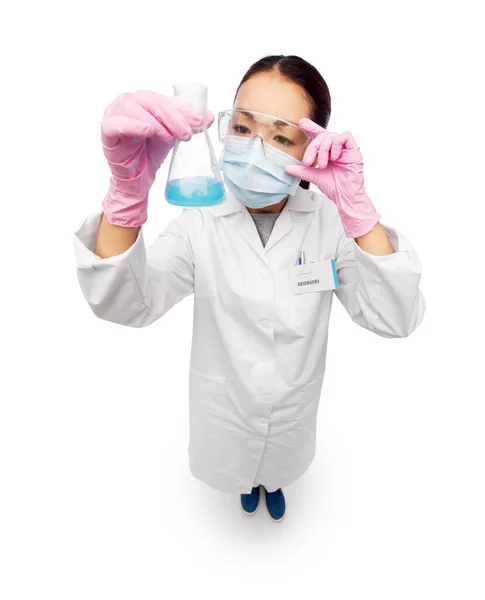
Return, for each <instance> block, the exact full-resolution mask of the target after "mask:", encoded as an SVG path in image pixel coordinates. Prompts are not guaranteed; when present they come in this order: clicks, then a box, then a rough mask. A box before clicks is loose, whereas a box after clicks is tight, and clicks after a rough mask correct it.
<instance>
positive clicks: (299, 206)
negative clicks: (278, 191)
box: [213, 186, 316, 217]
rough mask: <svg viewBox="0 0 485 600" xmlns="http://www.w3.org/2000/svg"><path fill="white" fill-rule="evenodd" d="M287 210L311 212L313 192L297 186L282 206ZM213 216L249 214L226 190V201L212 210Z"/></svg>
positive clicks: (313, 200)
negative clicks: (237, 213) (238, 213)
mask: <svg viewBox="0 0 485 600" xmlns="http://www.w3.org/2000/svg"><path fill="white" fill-rule="evenodd" d="M284 208H285V209H286V208H287V209H288V210H294V211H297V212H311V211H314V210H315V208H316V201H315V198H314V195H313V192H311V191H310V190H305V189H303V188H302V187H300V186H298V188H297V190H296V192H295V193H294V194H293V196H289V197H288V200H287V202H286V204H285V206H284ZM213 211H214V215H216V216H218V217H223V216H226V215H230V214H233V213H236V212H249V211H248V209H247V208H246V206H244V204H241V202H239V201H238V200H236V198H234V196H233V195H232V193H231V192H230V191H229V190H226V199H225V200H224V202H222V203H221V204H219V205H217V206H215V207H214V208H213Z"/></svg>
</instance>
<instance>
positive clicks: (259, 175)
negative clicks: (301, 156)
mask: <svg viewBox="0 0 485 600" xmlns="http://www.w3.org/2000/svg"><path fill="white" fill-rule="evenodd" d="M246 147H247V150H245V151H244V149H245V148H246ZM301 164H303V163H302V162H301V161H300V160H298V159H296V158H294V157H293V156H290V155H289V154H286V152H282V151H281V150H278V149H277V148H274V147H273V146H271V145H270V144H268V143H266V142H263V140H253V141H252V142H251V143H250V144H249V147H248V139H247V138H242V137H239V136H236V135H228V136H226V137H225V145H224V149H223V151H222V153H221V156H220V158H219V168H220V169H221V171H222V172H223V176H224V181H225V183H226V185H227V187H228V188H229V190H230V191H231V192H232V193H233V195H234V197H235V198H236V199H237V200H239V202H241V203H242V204H245V205H246V206H249V207H250V208H264V207H265V206H270V205H271V204H277V203H278V202H281V200H283V198H286V196H291V195H293V194H294V193H295V192H296V190H297V188H298V185H299V183H300V181H301V180H300V179H298V178H297V177H293V175H289V174H288V173H286V171H285V167H287V166H288V165H301Z"/></svg>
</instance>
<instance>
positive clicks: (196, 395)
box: [189, 369, 228, 458]
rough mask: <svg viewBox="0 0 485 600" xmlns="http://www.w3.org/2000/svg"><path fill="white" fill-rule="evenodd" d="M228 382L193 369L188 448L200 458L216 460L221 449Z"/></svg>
mask: <svg viewBox="0 0 485 600" xmlns="http://www.w3.org/2000/svg"><path fill="white" fill-rule="evenodd" d="M226 393H227V379H226V378H225V377H216V376H212V375H206V374H204V373H200V372H198V371H195V370H194V369H190V375H189V409H190V410H189V412H190V419H189V420H190V443H189V447H190V449H191V450H192V451H193V453H194V454H196V455H198V456H199V457H206V458H209V457H213V458H215V457H216V456H217V455H218V453H219V451H220V450H221V448H220V446H221V432H223V431H224V423H225V421H226V419H227V416H228V406H227V402H226Z"/></svg>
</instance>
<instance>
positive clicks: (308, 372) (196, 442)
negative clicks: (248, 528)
mask: <svg viewBox="0 0 485 600" xmlns="http://www.w3.org/2000/svg"><path fill="white" fill-rule="evenodd" d="M203 117H204V115H201V114H199V113H198V112H197V111H196V110H195V109H194V107H192V106H191V105H189V104H187V102H185V101H183V100H182V99H181V98H174V97H167V96H160V95H158V94H155V93H154V92H150V91H140V92H137V93H135V94H122V95H121V96H120V97H118V98H117V99H116V100H115V102H114V103H113V104H112V105H110V106H109V107H108V108H107V110H106V111H105V114H104V118H103V122H102V140H103V149H104V153H105V156H106V158H107V160H108V163H109V165H110V168H111V172H112V177H111V183H110V187H109V191H108V193H107V195H106V197H105V199H104V200H103V203H102V209H103V210H102V211H99V212H97V213H96V214H94V215H91V216H89V217H87V218H86V219H85V220H84V221H83V223H82V224H81V225H80V226H79V227H78V229H77V230H76V232H75V236H74V241H75V250H76V256H77V267H78V277H79V282H80V285H81V289H82V292H83V294H84V296H85V298H86V300H87V302H88V303H89V305H90V307H91V309H92V310H93V312H94V313H95V314H96V315H97V316H98V317H100V318H102V319H106V320H108V321H113V322H116V323H120V324H122V325H128V326H132V327H144V326H147V325H149V324H151V323H153V322H154V321H155V320H157V319H158V318H160V317H161V316H162V315H164V314H165V313H166V312H167V311H168V310H169V309H170V308H171V307H172V306H174V304H176V303H177V302H179V301H180V300H182V298H184V297H185V296H187V295H189V294H190V293H193V294H194V329H193V341H192V354H191V364H190V379H189V392H190V393H189V396H190V398H189V406H190V443H189V448H188V450H189V457H190V469H191V472H192V474H193V475H194V476H195V477H196V478H198V479H200V480H201V481H203V482H205V483H206V484H208V485H210V486H212V487H213V488H216V489H218V490H221V491H226V492H232V493H239V494H240V501H241V506H242V508H243V510H244V512H245V513H246V514H254V512H255V511H256V509H257V507H258V505H259V497H260V486H263V487H264V489H265V497H266V505H267V508H268V512H269V514H270V516H271V518H272V519H273V520H275V521H279V520H281V519H282V518H283V516H284V514H285V508H286V503H285V498H284V494H283V490H282V487H284V486H287V485H289V484H291V483H293V482H294V481H295V480H297V479H298V478H299V477H300V476H301V475H302V474H303V473H304V472H305V471H306V470H307V469H308V467H309V466H310V464H311V462H312V460H313V457H314V454H315V443H316V419H317V408H318V404H319V398H320V392H321V388H322V382H323V376H324V370H325V359H326V348H327V336H328V323H329V317H330V309H331V304H332V298H333V293H334V292H335V295H336V296H337V298H338V299H339V300H340V302H341V303H342V304H343V306H344V307H345V309H346V310H347V312H348V313H349V315H350V317H351V318H352V319H353V321H354V322H355V323H357V324H358V325H360V326H362V327H364V328H366V329H368V330H370V331H372V332H374V333H377V334H378V335H380V336H383V337H405V336H408V335H409V334H410V333H411V332H412V331H414V330H415V329H416V327H417V326H418V325H419V324H420V323H421V321H422V319H423V315H424V311H425V300H424V297H423V295H422V293H421V291H420V289H419V287H418V286H419V281H420V278H421V272H422V268H421V264H420V261H419V259H418V256H417V254H416V252H415V250H414V248H413V247H412V245H411V244H410V242H409V241H408V240H407V239H406V238H405V237H404V236H403V235H402V234H401V233H400V232H398V231H397V230H396V229H394V228H392V227H388V226H383V225H382V224H381V223H380V221H379V217H380V215H379V214H378V213H377V211H376V209H375V207H374V205H373V203H372V201H371V200H370V198H369V197H368V196H367V195H366V192H365V189H364V180H363V173H362V171H363V168H362V158H361V154H360V150H359V148H358V147H357V146H356V144H355V141H354V139H353V137H352V135H351V134H350V133H349V132H345V133H343V134H340V135H338V134H336V133H331V132H328V131H327V130H326V127H327V124H328V120H329V118H330V94H329V91H328V88H327V85H326V83H325V81H324V80H323V78H322V77H321V75H320V74H319V73H318V71H317V70H316V69H315V68H314V67H313V66H312V65H310V64H309V63H307V62H306V61H304V60H303V59H301V58H299V57H296V56H269V57H265V58H263V59H261V60H259V61H258V62H256V63H255V64H254V65H253V66H252V67H251V68H250V69H249V71H248V72H247V73H246V75H245V76H244V78H243V80H242V82H241V84H240V86H239V88H238V90H237V93H236V97H235V102H234V107H233V109H231V110H228V111H224V112H223V113H221V114H220V117H219V135H220V139H221V141H222V142H223V144H224V149H223V152H222V154H221V159H220V165H221V168H222V170H223V174H224V181H225V183H226V186H227V197H226V200H225V201H224V202H223V203H221V204H219V205H217V206H212V207H204V208H190V209H186V210H184V211H183V212H182V214H180V215H179V216H178V217H177V218H176V219H174V220H173V221H172V222H171V223H170V224H169V226H168V227H167V228H166V229H165V231H163V232H162V233H161V234H160V235H159V237H158V239H157V240H156V241H155V242H154V243H153V244H151V245H150V246H149V247H145V243H144V240H143V232H142V229H141V226H142V225H143V223H145V221H146V219H147V199H148V193H149V190H150V186H151V185H152V183H153V181H154V179H155V174H156V172H157V170H158V168H159V167H160V165H161V164H162V162H163V160H164V159H165V158H166V156H167V154H168V152H169V150H170V149H171V148H172V147H173V145H174V142H175V139H181V140H187V139H190V137H191V135H192V127H197V126H198V125H200V124H201V121H202V118H203ZM213 120H214V115H213V114H212V113H209V115H208V122H209V124H211V123H212V122H213ZM309 182H310V183H313V184H314V185H315V186H316V187H317V188H318V190H319V192H320V193H319V192H313V191H310V190H309ZM298 263H303V264H302V265H300V266H299V265H298Z"/></svg>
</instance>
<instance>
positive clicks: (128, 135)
mask: <svg viewBox="0 0 485 600" xmlns="http://www.w3.org/2000/svg"><path fill="white" fill-rule="evenodd" d="M202 121H203V115H202V114H201V113H200V111H198V110H197V109H196V108H195V107H194V106H192V105H191V104H190V103H189V102H188V101H187V100H184V99H183V98H179V97H177V96H162V95H160V94H157V93H155V92H152V91H151V90H140V91H138V92H135V93H133V94H132V93H124V94H121V95H120V96H118V97H117V98H116V99H115V100H114V102H113V103H112V104H110V105H109V106H108V107H107V108H106V110H105V112H104V115H103V120H102V122H101V140H102V143H103V152H104V155H105V157H106V159H107V161H108V164H109V167H110V169H111V181H110V186H109V190H108V193H107V195H106V196H105V198H104V200H103V203H102V205H103V212H104V214H105V215H106V218H107V219H108V221H109V222H110V223H112V224H113V225H120V226H123V227H139V226H140V225H142V224H143V223H145V221H146V220H147V204H148V193H149V191H150V188H151V186H152V184H153V182H154V181H155V175H156V173H157V171H158V169H159V168H160V165H161V164H162V163H163V161H164V160H165V158H166V156H167V154H168V153H169V152H170V150H171V149H172V148H173V146H174V144H175V140H176V139H178V140H184V141H187V140H189V139H190V138H191V137H192V127H200V126H201V125H202ZM213 121H214V115H213V113H212V112H211V111H207V126H208V127H209V126H210V125H211V124H212V123H213Z"/></svg>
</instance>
